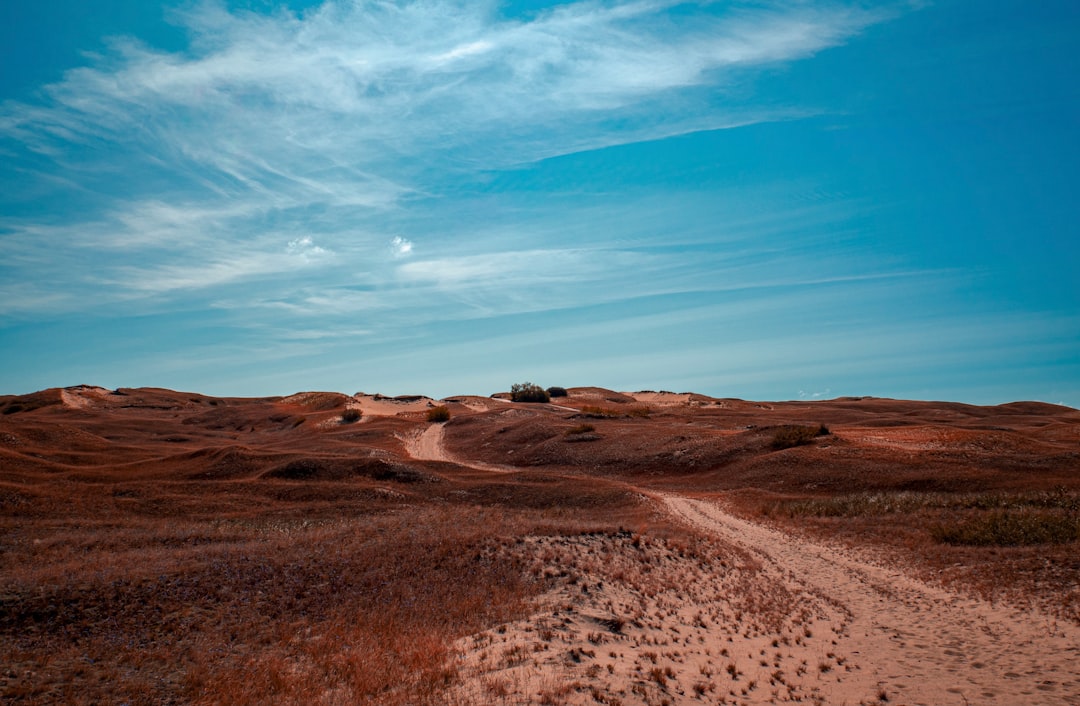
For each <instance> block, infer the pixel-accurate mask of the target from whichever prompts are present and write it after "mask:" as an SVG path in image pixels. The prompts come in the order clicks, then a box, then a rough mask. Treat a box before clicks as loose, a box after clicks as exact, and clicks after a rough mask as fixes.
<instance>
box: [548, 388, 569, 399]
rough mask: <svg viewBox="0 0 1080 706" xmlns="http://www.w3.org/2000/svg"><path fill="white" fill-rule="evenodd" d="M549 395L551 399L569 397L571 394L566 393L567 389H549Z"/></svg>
mask: <svg viewBox="0 0 1080 706" xmlns="http://www.w3.org/2000/svg"><path fill="white" fill-rule="evenodd" d="M547 393H548V395H549V396H551V397H569V396H570V393H569V392H567V391H566V388H565V387H549V388H548V389H547Z"/></svg>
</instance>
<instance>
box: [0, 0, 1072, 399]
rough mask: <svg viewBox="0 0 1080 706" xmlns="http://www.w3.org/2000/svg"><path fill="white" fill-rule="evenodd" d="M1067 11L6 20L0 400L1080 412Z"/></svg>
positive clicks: (13, 10)
mask: <svg viewBox="0 0 1080 706" xmlns="http://www.w3.org/2000/svg"><path fill="white" fill-rule="evenodd" d="M1078 36H1080V5H1077V4H1076V3H1075V2H1074V1H1073V0H1046V1H1044V2H1039V3H1028V2H1019V1H1015V2H1014V1H1011V0H991V1H989V2H970V1H967V0H965V1H960V0H940V1H938V2H921V1H919V2H917V1H915V0H907V1H901V0H897V1H895V2H880V3H872V2H818V1H816V0H787V1H784V2H770V1H768V0H762V1H759V2H754V1H743V2H698V3H694V2H683V3H679V2H661V1H659V0H655V1H654V0H639V1H635V2H616V1H613V0H609V1H607V2H567V3H563V4H551V3H544V2H524V1H522V2H503V3H499V2H464V1H457V2H453V1H447V0H424V1H422V2H412V1H408V0H396V1H393V0H386V1H384V2H374V1H363V0H356V1H354V2H345V1H343V0H330V1H327V2H289V3H279V2H273V1H271V0H248V1H246V2H226V3H222V2H181V3H175V2H167V3H160V4H158V3H154V2H147V1H145V0H102V1H101V2H96V3H85V2H81V1H75V0H42V2H38V3H7V4H5V5H4V7H3V9H0V62H2V66H3V67H4V70H3V71H2V72H0V254H2V257H0V393H24V392H29V391H32V390H36V389H41V388H45V387H52V386H60V385H71V384H77V383H89V384H98V385H102V386H105V387H117V386H125V387H127V386H142V385H147V386H161V387H171V388H174V389H186V390H194V391H199V392H205V393H209V394H220V395H268V394H288V393H291V392H294V391H298V390H308V389H327V390H340V391H343V392H356V391H367V392H376V391H379V392H383V393H386V394H402V393H414V392H416V393H426V394H431V395H436V396H443V395H449V394H457V393H477V394H489V393H491V392H496V391H499V390H505V389H508V388H509V387H510V385H511V384H512V383H514V382H520V381H523V380H532V381H535V382H538V383H540V384H543V385H545V386H546V385H564V386H573V385H600V386H605V387H611V388H616V389H631V390H633V389H669V390H680V391H684V390H694V391H698V392H703V393H707V394H712V395H717V396H733V397H743V398H749V399H800V398H803V399H816V398H823V397H836V396H841V395H876V396H889V397H906V398H918V399H949V400H958V401H967V402H975V403H998V402H1005V401H1010V400H1017V399H1039V400H1044V401H1048V402H1062V403H1064V404H1068V405H1070V406H1077V407H1080V287H1078V286H1077V281H1078V279H1080V277H1078V275H1080V233H1078V228H1077V223H1078V221H1080V198H1078V194H1077V187H1078V184H1080V137H1078V126H1080V82H1078V81H1077V80H1076V76H1078V75H1080V51H1078V50H1077V48H1076V41H1075V39H1076V37H1078Z"/></svg>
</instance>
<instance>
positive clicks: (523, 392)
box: [510, 382, 551, 402]
mask: <svg viewBox="0 0 1080 706" xmlns="http://www.w3.org/2000/svg"><path fill="white" fill-rule="evenodd" d="M510 399H511V400H513V401H514V402H550V401H551V395H549V394H548V392H547V390H545V389H544V388H542V387H540V386H539V385H534V384H533V383H531V382H522V383H514V386H513V387H511V388H510Z"/></svg>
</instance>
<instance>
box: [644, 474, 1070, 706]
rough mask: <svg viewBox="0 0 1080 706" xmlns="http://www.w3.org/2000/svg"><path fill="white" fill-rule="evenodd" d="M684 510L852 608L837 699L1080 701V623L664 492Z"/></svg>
mask: <svg viewBox="0 0 1080 706" xmlns="http://www.w3.org/2000/svg"><path fill="white" fill-rule="evenodd" d="M662 500H663V502H664V503H665V504H666V506H667V507H668V509H669V510H670V511H671V512H672V514H674V515H675V516H676V517H678V518H679V519H681V520H683V521H685V522H687V523H689V524H691V525H693V526H695V527H698V528H700V529H703V530H705V531H707V532H709V533H712V534H714V535H716V536H718V537H719V538H721V539H723V540H724V541H727V542H731V543H733V544H736V545H738V546H741V547H743V548H744V549H747V550H748V551H750V552H751V553H752V554H754V555H755V556H757V557H759V559H760V560H761V561H762V562H763V564H764V570H766V571H769V572H772V573H774V574H775V575H776V576H777V577H779V578H781V580H783V581H784V582H786V583H788V584H789V585H791V586H792V587H793V588H795V589H802V590H809V591H811V592H813V593H816V594H818V595H821V596H823V597H825V598H827V599H828V600H829V601H830V602H833V603H834V604H835V605H837V606H838V607H840V608H841V609H842V611H843V612H844V613H845V614H846V615H847V618H846V621H845V622H846V623H847V625H846V626H842V627H841V629H840V631H839V637H838V643H839V647H840V649H842V650H844V651H845V652H847V653H848V654H850V655H852V659H853V660H854V661H855V662H857V664H858V667H859V669H858V670H857V671H855V672H853V673H849V674H846V675H845V678H844V679H843V680H840V681H838V682H837V683H836V684H830V685H829V686H828V688H827V689H825V690H824V691H825V694H826V695H827V696H828V697H829V702H830V703H843V702H845V701H846V702H848V703H852V702H853V697H854V698H855V699H857V698H858V697H857V695H859V694H864V693H866V689H867V688H868V687H873V686H876V687H877V688H879V689H882V690H884V692H885V693H887V694H890V695H891V696H890V699H889V700H890V702H891V703H908V704H1002V705H1012V704H1077V703H1080V673H1078V665H1080V629H1077V628H1076V627H1075V626H1072V625H1069V624H1065V623H1059V622H1057V621H1055V620H1054V619H1052V618H1048V617H1046V616H1045V615H1043V614H1040V613H1038V612H1035V611H1020V610H1017V609H1010V608H1004V607H998V606H993V605H990V604H988V603H986V602H984V601H980V600H976V599H971V598H962V597H960V596H957V595H955V594H952V593H950V592H948V591H945V590H943V589H940V588H936V587H933V586H929V585H927V584H925V583H922V582H920V581H917V580H915V579H913V578H911V577H909V576H906V575H904V574H903V573H901V572H899V571H896V570H892V569H885V568H882V567H879V566H875V565H872V564H868V563H866V562H863V561H860V560H858V559H855V558H852V557H848V556H845V555H844V554H841V553H840V552H839V551H837V550H835V549H831V548H828V547H824V546H820V545H817V544H813V543H810V542H807V541H803V540H801V539H797V538H794V537H791V536H789V535H785V534H784V533H781V532H778V531H775V530H772V529H769V528H766V527H763V526H761V525H757V524H754V523H752V522H747V521H745V520H742V519H740V518H737V517H735V516H733V515H731V514H729V513H727V512H724V511H723V510H722V509H721V508H720V507H718V506H717V505H715V504H713V503H709V502H704V501H701V500H692V499H689V498H685V497H680V496H674V495H668V496H663V497H662Z"/></svg>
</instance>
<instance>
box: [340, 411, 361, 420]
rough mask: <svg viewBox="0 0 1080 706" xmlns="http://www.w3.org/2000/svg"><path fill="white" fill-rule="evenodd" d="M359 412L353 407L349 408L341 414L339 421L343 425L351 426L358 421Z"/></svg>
mask: <svg viewBox="0 0 1080 706" xmlns="http://www.w3.org/2000/svg"><path fill="white" fill-rule="evenodd" d="M360 416H361V412H360V410H358V409H356V408H355V407H350V408H349V409H347V410H345V411H344V412H342V413H341V421H342V422H344V423H345V424H352V423H353V422H358V421H360Z"/></svg>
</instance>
